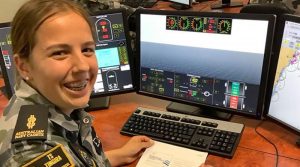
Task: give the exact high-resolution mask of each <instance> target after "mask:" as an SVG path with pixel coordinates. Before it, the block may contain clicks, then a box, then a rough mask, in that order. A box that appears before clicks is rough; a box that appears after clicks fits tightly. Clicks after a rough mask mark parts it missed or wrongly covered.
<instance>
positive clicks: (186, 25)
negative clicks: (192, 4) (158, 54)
mask: <svg viewBox="0 0 300 167" xmlns="http://www.w3.org/2000/svg"><path fill="white" fill-rule="evenodd" d="M190 24H191V23H190V19H189V18H188V17H179V20H178V27H179V29H180V30H183V31H187V30H189V29H190Z"/></svg>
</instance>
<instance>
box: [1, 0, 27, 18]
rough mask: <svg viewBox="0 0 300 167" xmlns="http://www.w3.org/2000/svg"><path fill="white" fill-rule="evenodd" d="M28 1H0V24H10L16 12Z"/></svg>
mask: <svg viewBox="0 0 300 167" xmlns="http://www.w3.org/2000/svg"><path fill="white" fill-rule="evenodd" d="M26 1H28V0H0V23H3V22H11V21H12V19H13V17H14V15H15V13H16V12H17V10H18V9H19V8H20V7H21V5H22V4H23V3H24V2H26Z"/></svg>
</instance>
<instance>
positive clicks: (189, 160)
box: [136, 141, 207, 167]
mask: <svg viewBox="0 0 300 167" xmlns="http://www.w3.org/2000/svg"><path fill="white" fill-rule="evenodd" d="M206 157H207V152H201V151H196V150H191V149H188V148H184V147H178V146H175V145H171V144H166V143H162V142H158V141H155V143H154V145H153V146H152V147H150V148H148V149H146V151H145V152H144V154H143V155H142V157H141V158H140V160H139V162H138V164H137V166H136V167H187V166H188V167H199V166H200V165H201V164H202V163H204V162H205V160H206Z"/></svg>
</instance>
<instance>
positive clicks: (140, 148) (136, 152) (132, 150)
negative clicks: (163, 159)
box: [106, 136, 154, 166]
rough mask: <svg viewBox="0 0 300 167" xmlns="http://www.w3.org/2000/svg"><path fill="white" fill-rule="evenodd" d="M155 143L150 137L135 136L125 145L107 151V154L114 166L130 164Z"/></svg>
mask: <svg viewBox="0 0 300 167" xmlns="http://www.w3.org/2000/svg"><path fill="white" fill-rule="evenodd" d="M153 144H154V142H153V140H151V139H150V138H149V137H146V136H134V137H132V138H131V139H130V140H129V141H128V142H127V143H126V144H125V145H124V146H123V147H121V148H119V149H116V150H112V151H108V152H106V156H107V158H108V159H109V161H110V163H111V165H112V166H120V165H124V164H128V163H131V162H133V161H134V160H136V159H137V158H139V157H140V156H141V155H142V153H143V152H144V150H145V149H146V148H148V147H150V146H152V145H153Z"/></svg>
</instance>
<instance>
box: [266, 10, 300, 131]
mask: <svg viewBox="0 0 300 167" xmlns="http://www.w3.org/2000/svg"><path fill="white" fill-rule="evenodd" d="M278 20H279V23H278V25H279V27H278V34H276V39H277V40H278V41H276V42H277V43H276V50H277V49H279V51H278V52H276V53H275V56H276V58H278V61H277V60H274V61H273V62H272V63H274V64H275V68H274V69H273V68H272V69H271V74H270V76H271V77H270V78H271V79H270V82H269V86H268V88H269V89H271V90H272V91H269V92H270V94H269V96H270V103H269V107H268V112H267V117H268V118H272V119H273V120H275V121H276V122H279V123H281V124H283V125H286V126H287V127H289V128H291V129H293V130H295V131H296V132H298V134H300V117H299V113H300V110H299V109H300V104H299V99H300V89H299V85H300V17H299V16H295V15H283V16H282V17H280V18H279V19H278Z"/></svg>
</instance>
